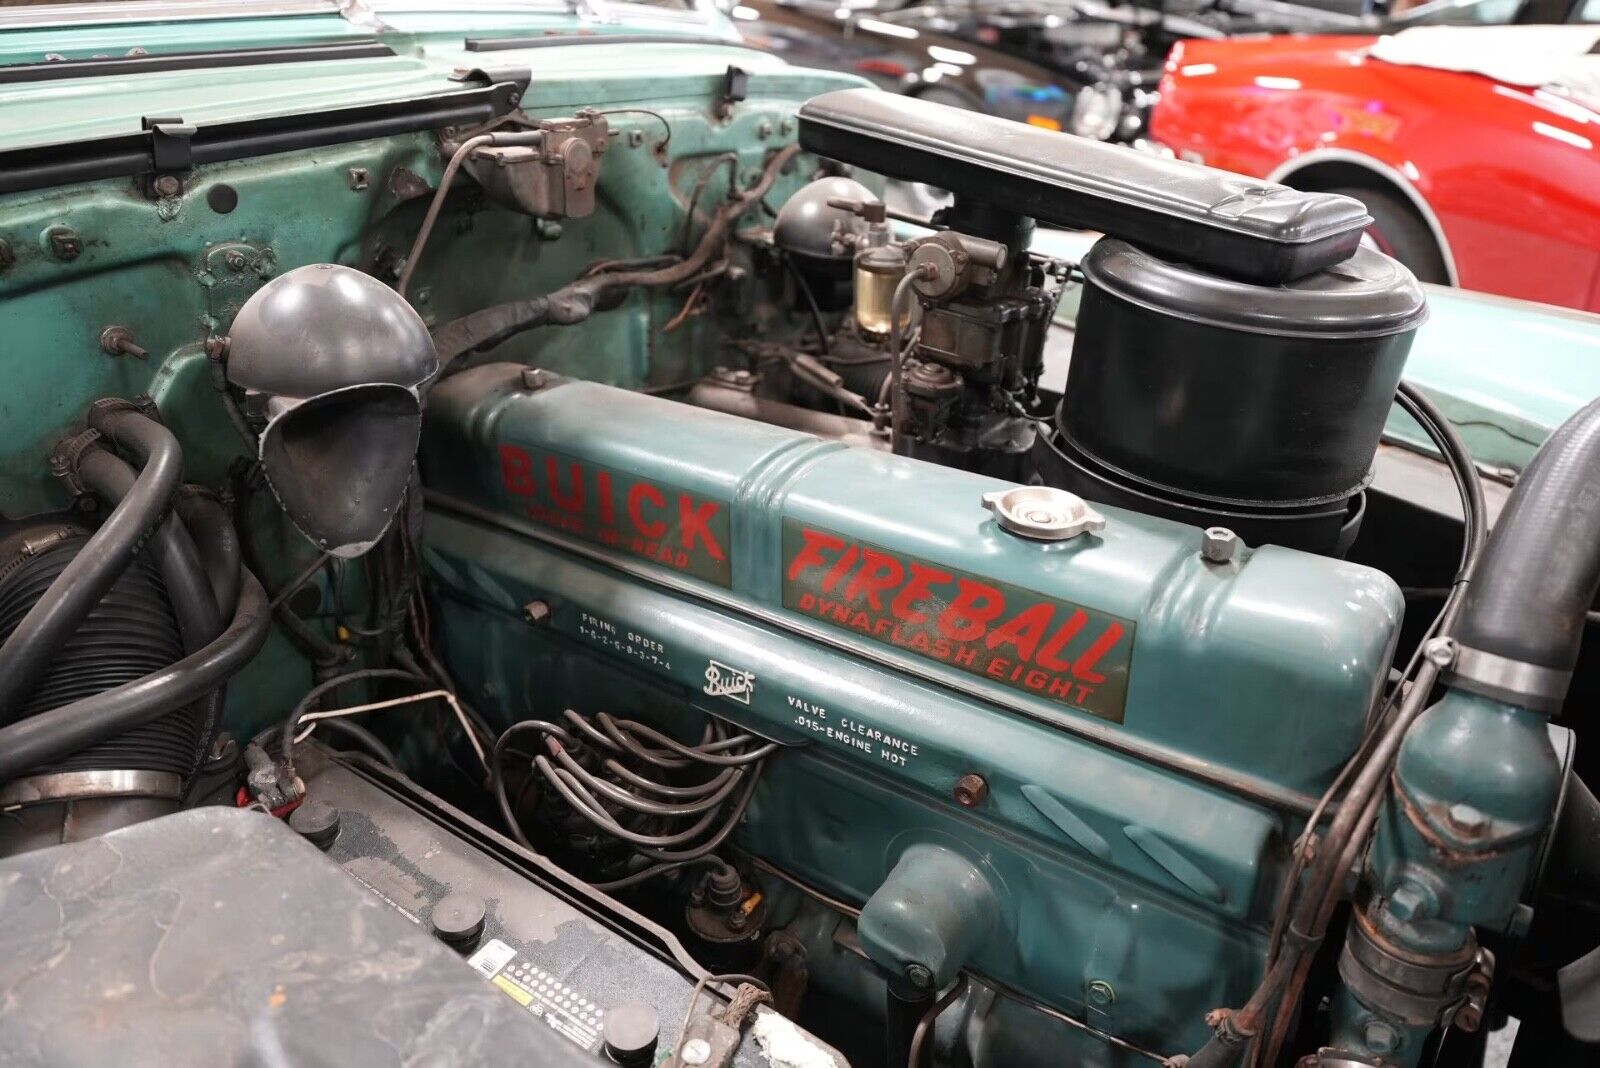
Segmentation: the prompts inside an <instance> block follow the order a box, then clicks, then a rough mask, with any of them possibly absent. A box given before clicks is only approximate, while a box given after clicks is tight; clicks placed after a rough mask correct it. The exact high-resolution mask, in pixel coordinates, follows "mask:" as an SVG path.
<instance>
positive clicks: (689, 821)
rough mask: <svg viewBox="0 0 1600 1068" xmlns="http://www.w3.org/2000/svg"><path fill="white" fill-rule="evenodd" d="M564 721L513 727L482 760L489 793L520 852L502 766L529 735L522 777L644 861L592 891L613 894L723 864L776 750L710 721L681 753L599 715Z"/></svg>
mask: <svg viewBox="0 0 1600 1068" xmlns="http://www.w3.org/2000/svg"><path fill="white" fill-rule="evenodd" d="M564 718H565V720H566V721H567V725H566V726H563V725H561V724H557V723H551V722H548V721H545V720H524V721H522V722H520V723H515V724H513V725H512V726H511V727H510V728H508V729H507V730H506V731H505V732H504V733H503V734H501V735H500V737H499V739H497V740H496V742H495V746H494V752H493V753H492V755H491V756H490V760H489V763H490V768H491V784H490V786H491V790H492V792H493V793H494V796H495V801H496V803H497V804H498V805H499V808H500V814H501V816H502V818H503V819H504V821H505V824H506V826H507V828H509V829H510V831H511V833H512V834H513V835H514V836H515V837H516V839H517V840H518V841H519V842H520V843H521V844H522V845H524V846H526V847H528V848H529V849H533V848H535V847H534V846H533V843H532V842H531V841H529V840H528V838H527V835H526V833H525V832H524V830H523V828H522V826H521V823H520V821H519V820H518V819H517V815H516V811H515V807H514V806H513V804H512V802H511V799H510V798H509V797H508V796H507V793H506V780H505V767H506V758H507V757H508V756H509V755H511V753H512V750H511V742H512V741H513V739H515V738H516V737H517V736H518V735H520V734H528V733H534V734H537V735H539V740H540V743H541V748H542V749H543V752H536V753H532V754H527V753H523V754H521V755H522V756H523V757H524V758H525V759H528V760H529V762H530V764H529V774H530V775H537V776H538V778H539V780H541V781H542V782H543V784H544V785H546V786H547V787H549V788H550V789H551V790H553V791H554V792H555V794H556V795H557V796H559V797H560V798H561V799H562V800H563V801H565V802H566V804H567V806H569V807H570V808H571V810H572V812H573V813H575V814H576V815H577V816H579V817H581V819H582V820H583V821H584V822H587V823H588V824H590V825H592V826H593V827H594V828H595V829H597V830H598V831H599V832H600V833H602V834H603V835H605V836H607V837H609V838H612V839H615V840H616V841H618V842H621V843H623V844H625V845H626V846H627V847H628V848H629V849H630V850H631V851H632V852H633V853H634V854H636V856H637V858H639V859H642V860H644V861H647V862H648V863H646V864H645V865H644V866H643V867H640V868H637V869H636V870H634V871H631V872H629V873H627V874H626V875H624V876H622V877H620V878H617V879H613V880H610V881H608V882H600V883H596V884H594V885H596V886H597V887H599V888H600V889H604V890H620V889H622V888H624V887H628V886H634V885H636V884H638V883H642V882H644V881H646V880H648V879H652V878H655V877H656V876H658V875H662V874H665V873H666V872H669V871H673V870H676V869H678V868H683V867H687V866H689V865H696V864H705V865H709V866H716V867H726V866H727V864H726V862H725V861H723V860H722V859H720V858H719V857H717V856H715V855H714V854H715V851H716V850H717V849H719V848H720V847H721V846H722V844H723V843H724V842H726V841H727V839H728V837H729V836H730V835H731V834H732V833H733V831H734V829H735V828H736V827H738V825H739V821H740V820H741V819H743V817H744V814H745V811H746V810H747V809H748V808H749V807H750V799H751V798H752V797H753V796H754V794H755V789H756V784H757V783H758V782H759V781H760V778H761V771H762V768H763V767H764V764H765V761H766V758H767V757H768V756H770V755H771V754H772V752H773V751H774V750H776V749H777V748H778V745H777V743H775V742H767V741H764V740H762V739H761V738H758V737H756V736H755V735H753V734H745V733H738V732H734V731H732V730H730V729H729V728H728V727H727V726H726V725H725V724H723V723H721V722H720V721H717V720H711V721H710V722H708V723H707V725H706V729H705V732H704V734H703V735H702V737H701V739H700V741H699V743H697V744H695V745H687V744H685V743H683V742H680V741H678V740H677V739H675V738H672V737H669V736H668V735H665V734H663V733H661V732H660V731H658V730H656V729H654V728H652V727H650V726H647V725H646V724H643V723H639V722H637V721H635V720H627V719H616V718H614V717H613V716H611V715H609V714H608V713H605V712H601V713H599V714H597V715H595V716H594V717H593V719H592V721H591V720H590V719H588V718H585V717H584V716H580V715H579V714H578V713H576V712H573V711H571V710H568V711H566V712H565V713H564ZM630 765H631V766H630Z"/></svg>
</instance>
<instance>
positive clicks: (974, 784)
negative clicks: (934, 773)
mask: <svg viewBox="0 0 1600 1068" xmlns="http://www.w3.org/2000/svg"><path fill="white" fill-rule="evenodd" d="M951 794H952V796H954V797H955V799H956V804H958V805H960V806H961V807H962V808H976V807H978V806H979V805H981V804H983V803H984V802H985V801H987V800H988V799H989V782H988V780H986V779H985V778H984V777H983V776H982V775H978V774H976V773H974V772H968V773H967V774H965V775H963V776H961V778H959V779H957V780H956V785H955V789H954V790H952V791H951Z"/></svg>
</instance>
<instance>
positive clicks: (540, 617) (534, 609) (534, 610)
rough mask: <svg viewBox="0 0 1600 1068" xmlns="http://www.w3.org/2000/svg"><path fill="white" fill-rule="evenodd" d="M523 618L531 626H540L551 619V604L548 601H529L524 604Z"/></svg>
mask: <svg viewBox="0 0 1600 1068" xmlns="http://www.w3.org/2000/svg"><path fill="white" fill-rule="evenodd" d="M522 618H523V619H525V620H527V622H528V624H529V626H534V627H540V626H543V625H544V624H546V623H548V622H549V621H550V605H549V603H548V602H546V601H529V602H528V603H527V604H525V605H523V606H522Z"/></svg>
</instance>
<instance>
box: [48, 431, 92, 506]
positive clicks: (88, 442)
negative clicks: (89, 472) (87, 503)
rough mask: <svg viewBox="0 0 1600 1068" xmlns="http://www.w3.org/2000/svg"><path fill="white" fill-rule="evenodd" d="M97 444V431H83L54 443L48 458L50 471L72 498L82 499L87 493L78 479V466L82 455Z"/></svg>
mask: <svg viewBox="0 0 1600 1068" xmlns="http://www.w3.org/2000/svg"><path fill="white" fill-rule="evenodd" d="M99 443H100V431H98V430H85V431H82V432H80V433H77V434H74V435H72V436H71V437H68V438H63V439H61V441H59V442H57V443H56V448H55V452H54V453H53V454H52V455H51V457H50V470H51V472H52V473H54V474H55V476H56V477H57V478H59V479H61V481H62V483H63V484H64V485H65V486H66V488H67V492H68V493H70V494H72V495H73V496H74V497H82V496H83V495H84V494H86V493H88V492H89V490H88V487H86V486H85V485H84V484H83V480H82V479H81V478H79V477H78V464H79V462H80V461H81V460H82V459H83V454H84V453H86V452H88V451H89V450H90V449H92V448H94V447H95V446H96V445H98V444H99Z"/></svg>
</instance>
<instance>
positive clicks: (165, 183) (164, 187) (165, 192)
mask: <svg viewBox="0 0 1600 1068" xmlns="http://www.w3.org/2000/svg"><path fill="white" fill-rule="evenodd" d="M155 190H156V194H157V195H158V196H163V197H175V196H177V195H178V194H179V193H181V192H183V183H182V182H181V181H179V180H178V176H177V175H175V174H163V175H161V176H160V177H158V178H157V179H156V181H155Z"/></svg>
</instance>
